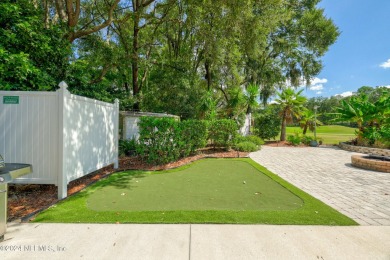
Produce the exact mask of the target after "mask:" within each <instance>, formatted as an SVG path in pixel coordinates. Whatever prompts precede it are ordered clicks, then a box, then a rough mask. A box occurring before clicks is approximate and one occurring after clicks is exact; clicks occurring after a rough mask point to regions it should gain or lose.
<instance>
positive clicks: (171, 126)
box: [137, 117, 207, 164]
mask: <svg viewBox="0 0 390 260" xmlns="http://www.w3.org/2000/svg"><path fill="white" fill-rule="evenodd" d="M138 126H139V128H140V130H139V135H140V137H139V140H138V141H139V145H138V147H137V152H138V153H139V154H140V155H141V156H142V157H144V158H146V160H147V162H148V163H152V164H164V163H169V162H172V161H176V160H178V159H180V158H182V157H186V156H188V155H190V154H192V153H194V152H195V151H196V150H197V149H199V148H202V147H205V146H206V144H207V123H206V122H205V121H200V120H187V121H182V122H180V121H176V120H175V119H174V118H168V117H161V118H158V117H141V118H140V122H139V124H138Z"/></svg>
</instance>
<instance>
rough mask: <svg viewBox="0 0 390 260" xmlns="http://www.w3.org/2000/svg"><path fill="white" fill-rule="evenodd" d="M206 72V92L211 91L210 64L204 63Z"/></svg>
mask: <svg viewBox="0 0 390 260" xmlns="http://www.w3.org/2000/svg"><path fill="white" fill-rule="evenodd" d="M204 68H205V70H206V80H207V90H210V89H211V73H210V64H209V63H208V62H207V61H206V62H205V64H204Z"/></svg>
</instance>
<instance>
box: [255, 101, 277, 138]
mask: <svg viewBox="0 0 390 260" xmlns="http://www.w3.org/2000/svg"><path fill="white" fill-rule="evenodd" d="M280 120H281V119H280V115H279V111H278V108H277V107H276V106H273V105H269V106H268V107H267V108H266V109H264V110H261V111H260V112H259V114H258V115H256V116H255V123H254V128H255V130H254V133H255V134H256V135H257V136H259V137H260V138H262V139H263V140H269V139H275V137H276V136H278V135H279V133H280Z"/></svg>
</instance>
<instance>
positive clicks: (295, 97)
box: [275, 88, 307, 141]
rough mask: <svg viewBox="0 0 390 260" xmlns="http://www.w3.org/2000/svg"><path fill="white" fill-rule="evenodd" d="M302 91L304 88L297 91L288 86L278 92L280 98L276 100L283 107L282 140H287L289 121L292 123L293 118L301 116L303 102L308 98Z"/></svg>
mask: <svg viewBox="0 0 390 260" xmlns="http://www.w3.org/2000/svg"><path fill="white" fill-rule="evenodd" d="M302 91H303V89H302V90H300V91H298V92H295V91H294V89H292V88H286V89H284V90H283V91H282V92H281V93H277V96H278V98H277V99H276V100H275V101H276V103H277V104H278V105H279V106H280V107H281V116H282V127H281V128H282V132H281V134H280V141H286V126H287V123H292V121H293V118H294V117H299V114H300V113H301V112H302V110H303V109H304V107H303V104H304V103H305V102H306V100H307V99H306V97H304V96H303V95H301V93H302Z"/></svg>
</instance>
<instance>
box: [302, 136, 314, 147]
mask: <svg viewBox="0 0 390 260" xmlns="http://www.w3.org/2000/svg"><path fill="white" fill-rule="evenodd" d="M312 140H313V139H312V138H311V137H310V136H306V135H303V136H302V137H301V142H302V143H303V144H305V145H309V144H310V141H312Z"/></svg>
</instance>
